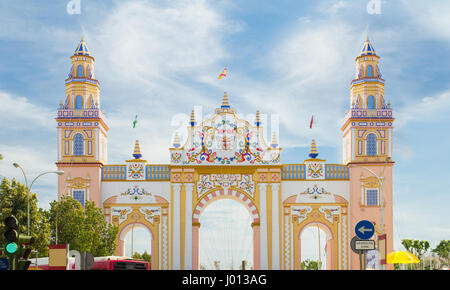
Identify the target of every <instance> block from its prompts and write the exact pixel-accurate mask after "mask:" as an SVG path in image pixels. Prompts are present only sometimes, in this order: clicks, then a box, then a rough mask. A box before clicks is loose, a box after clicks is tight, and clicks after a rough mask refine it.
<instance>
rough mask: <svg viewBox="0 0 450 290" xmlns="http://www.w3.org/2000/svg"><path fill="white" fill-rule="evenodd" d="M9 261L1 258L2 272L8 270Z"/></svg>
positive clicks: (0, 268) (0, 267)
mask: <svg viewBox="0 0 450 290" xmlns="http://www.w3.org/2000/svg"><path fill="white" fill-rule="evenodd" d="M8 268H9V261H8V259H6V258H0V270H8Z"/></svg>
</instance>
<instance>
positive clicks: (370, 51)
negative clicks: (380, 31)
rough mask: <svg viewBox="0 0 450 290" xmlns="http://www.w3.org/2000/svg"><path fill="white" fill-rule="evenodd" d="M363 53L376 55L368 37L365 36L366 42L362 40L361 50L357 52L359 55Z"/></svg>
mask: <svg viewBox="0 0 450 290" xmlns="http://www.w3.org/2000/svg"><path fill="white" fill-rule="evenodd" d="M364 55H377V54H376V53H375V49H373V46H372V44H371V43H370V41H369V37H367V38H366V42H364V46H363V48H362V50H361V53H360V54H359V56H364Z"/></svg>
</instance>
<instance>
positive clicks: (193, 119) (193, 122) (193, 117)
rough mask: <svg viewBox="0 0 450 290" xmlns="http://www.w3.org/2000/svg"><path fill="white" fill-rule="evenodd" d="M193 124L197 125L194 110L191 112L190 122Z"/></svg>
mask: <svg viewBox="0 0 450 290" xmlns="http://www.w3.org/2000/svg"><path fill="white" fill-rule="evenodd" d="M189 123H190V124H191V126H195V113H194V110H192V112H191V121H190V122H189Z"/></svg>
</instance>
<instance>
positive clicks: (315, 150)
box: [309, 139, 319, 159]
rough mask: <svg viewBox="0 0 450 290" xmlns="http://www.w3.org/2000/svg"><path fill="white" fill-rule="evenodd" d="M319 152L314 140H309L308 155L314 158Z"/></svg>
mask: <svg viewBox="0 0 450 290" xmlns="http://www.w3.org/2000/svg"><path fill="white" fill-rule="evenodd" d="M318 155H319V153H318V152H317V147H316V141H315V140H314V139H313V140H312V142H311V150H310V151H309V157H311V158H313V159H315V158H316V157H317V156H318Z"/></svg>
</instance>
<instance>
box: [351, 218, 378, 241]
mask: <svg viewBox="0 0 450 290" xmlns="http://www.w3.org/2000/svg"><path fill="white" fill-rule="evenodd" d="M355 233H356V236H357V237H358V238H360V239H361V240H368V239H370V238H371V237H372V236H373V234H374V233H375V227H374V226H373V223H372V222H369V221H366V220H362V221H360V222H358V223H357V224H356V226H355Z"/></svg>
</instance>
